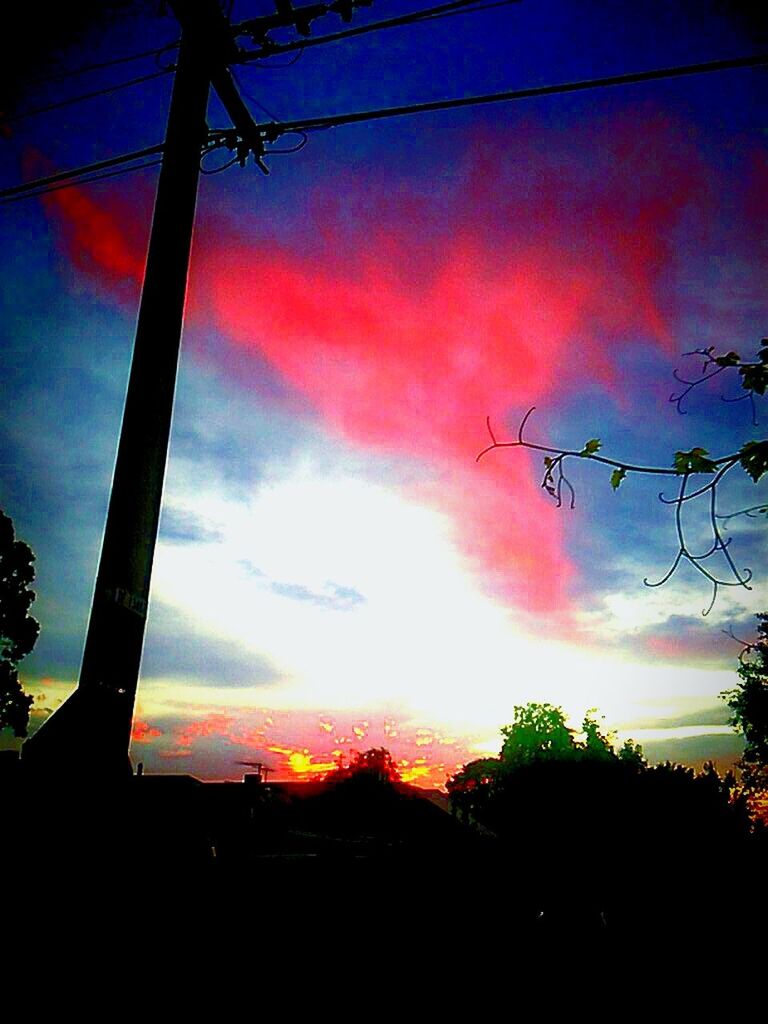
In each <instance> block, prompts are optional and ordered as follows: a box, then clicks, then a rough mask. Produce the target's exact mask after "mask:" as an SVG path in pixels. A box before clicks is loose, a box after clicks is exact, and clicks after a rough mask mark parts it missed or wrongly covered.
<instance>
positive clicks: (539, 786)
mask: <svg viewBox="0 0 768 1024" xmlns="http://www.w3.org/2000/svg"><path fill="white" fill-rule="evenodd" d="M502 732H503V734H504V742H503V746H502V750H501V752H500V755H499V757H497V758H485V759H479V760H477V761H473V762H470V763H469V764H467V765H465V766H464V767H463V768H462V769H461V771H459V772H457V773H456V775H454V776H453V778H452V779H451V780H450V781H449V782H448V786H447V788H448V792H449V794H450V796H451V804H452V807H453V809H454V812H455V813H456V814H457V815H458V816H459V817H460V818H462V819H464V820H465V821H467V822H469V823H472V824H475V825H479V826H482V828H483V829H485V830H490V832H492V833H493V834H494V835H495V836H496V837H497V838H498V840H499V841H500V844H501V845H500V848H501V849H502V850H503V851H504V863H505V864H506V865H507V867H508V870H509V871H510V873H511V874H513V875H514V877H515V878H516V879H518V880H519V882H520V884H519V885H518V886H517V887H516V891H518V890H519V891H518V896H519V898H520V899H529V898H530V899H534V901H536V902H538V904H539V905H540V906H541V907H542V908H543V909H544V910H545V912H546V913H545V916H549V917H551V916H552V915H555V914H557V913H559V912H560V911H562V910H563V908H564V907H566V906H567V905H569V900H571V901H572V900H573V899H574V898H575V899H576V900H577V902H579V903H580V907H581V910H582V911H587V910H588V909H589V908H592V910H595V911H596V910H605V909H606V908H610V907H613V908H614V910H616V912H617V913H618V912H619V910H617V908H620V910H621V913H625V914H626V913H630V911H629V909H628V908H630V907H631V906H632V905H637V900H638V899H639V900H640V901H641V902H642V903H643V904H644V903H645V901H646V900H654V899H656V900H658V899H659V898H660V895H661V894H664V899H666V900H668V901H672V900H676V899H677V900H679V899H681V898H682V897H683V896H685V898H686V900H687V903H686V910H685V912H684V913H685V914H689V913H690V912H691V906H692V905H693V904H692V901H694V902H695V901H696V900H698V901H700V894H701V891H702V889H701V886H702V885H704V884H705V880H706V876H707V873H708V872H710V871H711V869H712V865H713V864H716V863H718V862H721V863H724V862H727V861H728V859H729V858H734V857H736V858H738V857H739V856H741V854H742V853H744V851H745V850H746V847H745V846H744V844H745V843H747V842H748V840H749V837H750V822H749V817H748V814H747V809H746V802H745V801H744V800H743V799H741V798H739V796H738V792H737V787H736V780H735V778H734V776H733V775H732V774H728V775H726V776H725V777H723V778H721V777H720V776H719V775H718V773H717V772H716V770H715V768H714V765H712V764H711V763H710V764H708V765H706V766H705V768H704V771H703V772H701V773H699V774H698V775H697V774H696V773H695V772H694V770H693V769H692V768H688V767H685V766H683V765H676V764H671V763H667V764H663V765H656V766H650V765H648V763H647V762H646V760H645V759H644V757H643V753H642V750H641V748H640V747H639V746H638V745H637V744H636V743H634V742H633V741H631V740H628V741H626V742H625V743H624V745H623V746H622V747H620V748H619V749H615V748H614V745H613V742H612V738H611V736H610V735H607V734H606V733H605V730H604V729H603V728H602V727H601V724H600V721H599V719H598V718H597V715H596V712H595V711H589V712H587V714H586V716H585V719H584V722H583V724H582V730H581V735H579V733H577V732H576V731H575V730H571V729H569V728H568V726H567V724H566V720H565V715H564V713H563V711H562V709H561V708H557V707H554V706H553V705H550V704H528V705H525V706H522V707H517V708H515V720H514V722H513V723H512V725H509V726H506V727H505V728H504V729H503V730H502ZM633 901H634V903H633ZM675 913H677V914H682V913H683V911H682V910H677V911H675Z"/></svg>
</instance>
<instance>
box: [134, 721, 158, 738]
mask: <svg viewBox="0 0 768 1024" xmlns="http://www.w3.org/2000/svg"><path fill="white" fill-rule="evenodd" d="M162 735H163V731H162V729H155V728H154V726H151V725H150V724H149V723H148V722H143V721H142V720H141V719H139V718H134V720H133V728H132V729H131V742H132V743H149V741H150V740H152V739H154V738H156V737H157V736H162Z"/></svg>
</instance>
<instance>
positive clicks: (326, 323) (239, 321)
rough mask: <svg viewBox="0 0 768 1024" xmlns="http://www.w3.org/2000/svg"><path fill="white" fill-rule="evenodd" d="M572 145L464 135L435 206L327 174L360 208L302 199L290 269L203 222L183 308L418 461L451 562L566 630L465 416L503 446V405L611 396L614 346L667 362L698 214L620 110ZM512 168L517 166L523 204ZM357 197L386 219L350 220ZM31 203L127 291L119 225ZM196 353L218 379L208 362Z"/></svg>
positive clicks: (76, 207)
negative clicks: (676, 272) (674, 291)
mask: <svg viewBox="0 0 768 1024" xmlns="http://www.w3.org/2000/svg"><path fill="white" fill-rule="evenodd" d="M587 134H588V135H589V140H588V141H589V146H584V147H583V148H577V147H576V146H575V144H574V140H570V141H569V142H568V145H567V146H565V145H564V143H563V142H562V139H561V138H558V143H557V144H558V145H560V146H561V150H562V151H561V153H560V154H559V159H557V155H555V156H553V155H552V154H551V153H550V152H549V151H548V150H547V145H548V139H550V138H551V136H550V135H549V134H548V133H547V132H542V131H540V130H538V129H535V128H534V127H532V126H531V125H530V124H528V125H525V124H524V125H522V126H520V127H519V130H517V131H516V135H515V137H514V138H510V137H509V136H506V135H505V136H501V135H498V136H493V137H490V136H488V135H485V136H484V135H483V134H482V133H478V134H477V136H476V137H475V138H473V139H470V140H467V145H466V147H465V152H466V153H467V154H468V155H467V156H466V157H465V158H464V163H463V185H461V186H460V187H457V188H456V189H454V192H453V194H452V195H450V196H449V197H448V198H447V199H446V198H445V197H444V198H443V201H442V205H441V204H440V203H438V202H437V200H435V201H434V202H432V201H431V200H430V198H425V197H424V196H420V197H415V196H410V195H409V194H408V190H407V189H403V190H401V193H402V194H401V195H399V196H398V198H397V201H396V202H393V201H392V199H391V188H388V189H385V187H384V186H385V184H386V183H383V182H380V183H377V182H376V181H375V179H367V180H366V181H362V180H355V179H354V178H348V180H347V182H346V184H345V202H348V203H349V204H351V206H352V209H355V204H358V205H360V204H362V208H364V209H367V214H366V215H365V216H364V217H363V218H362V219H361V220H360V221H359V222H358V223H356V224H353V226H352V227H349V225H348V224H343V223H342V220H341V213H340V209H339V204H338V203H333V202H324V201H321V200H322V199H323V196H325V195H326V193H325V192H322V190H321V189H318V193H319V195H318V199H319V201H318V202H316V203H315V204H314V207H313V210H314V213H313V216H314V224H313V227H314V228H315V229H316V233H317V238H318V239H320V241H319V242H318V243H317V245H318V246H319V247H320V249H319V250H318V248H317V246H315V250H314V251H313V253H312V254H311V255H307V254H306V251H304V252H301V253H296V252H294V251H292V250H291V249H290V248H289V247H288V246H280V245H278V244H275V243H274V242H271V243H270V244H269V245H264V244H258V243H259V242H263V240H262V239H249V240H248V241H247V242H246V241H243V238H242V236H237V234H236V232H235V230H234V229H233V228H228V227H227V225H226V224H221V223H217V225H216V231H215V232H212V231H210V230H209V231H207V232H200V233H199V234H198V241H197V243H196V255H195V264H194V273H193V281H194V288H193V301H192V303H191V304H190V307H189V313H188V315H189V316H190V318H191V319H193V321H195V322H197V323H202V322H205V321H208V320H210V321H211V322H212V325H213V326H214V327H215V329H216V330H217V333H218V334H219V336H220V337H222V338H223V339H224V340H225V344H228V345H229V346H230V351H231V352H233V353H238V354H239V356H243V355H245V357H246V358H248V357H249V356H252V357H254V360H257V361H259V362H261V363H262V365H263V363H264V361H266V363H267V364H268V365H269V366H270V367H271V368H272V369H273V370H274V371H276V372H277V373H278V374H279V376H280V377H281V378H282V380H283V381H284V382H286V383H287V384H288V385H289V386H290V389H291V392H292V394H293V395H294V396H300V397H301V399H302V400H303V402H304V403H305V405H306V406H309V408H311V409H312V410H313V411H314V412H315V414H316V415H317V416H318V417H319V418H320V420H321V422H322V423H323V424H324V426H325V428H326V429H327V430H328V431H329V432H331V433H333V434H335V435H336V436H338V437H340V438H343V439H344V440H345V441H347V442H348V443H352V444H355V445H359V446H360V447H362V448H366V449H369V450H374V451H377V452H382V453H386V454H389V455H395V456H402V457H407V458H409V459H416V460H419V461H421V462H422V463H423V464H424V465H425V470H426V471H425V474H424V479H425V482H424V484H423V485H419V486H418V487H414V488H412V491H413V493H414V494H416V495H417V496H418V497H420V498H421V499H422V500H426V501H428V502H430V503H432V504H433V505H435V506H436V507H437V508H439V509H440V510H442V511H444V512H447V513H448V514H449V515H450V516H451V518H452V520H453V522H454V524H455V535H456V541H457V543H458V545H459V547H460V549H461V550H462V552H463V553H464V556H465V557H466V559H467V562H468V564H469V565H470V566H472V567H473V569H474V570H476V571H477V572H478V573H480V574H481V575H482V576H483V578H484V579H485V580H486V581H487V582H488V583H489V585H490V586H491V587H492V588H493V589H494V590H495V591H496V592H497V593H498V594H499V595H502V596H504V597H505V598H506V599H507V600H508V601H510V602H511V603H513V604H515V605H517V606H518V607H520V608H523V609H525V610H527V611H529V612H532V613H536V614H540V613H547V612H554V611H557V612H560V613H562V614H563V615H564V616H566V617H567V613H568V610H569V607H570V598H569V593H570V590H571V584H572V582H573V580H574V573H575V570H574V567H573V565H572V563H571V561H570V559H569V557H568V554H567V551H566V548H565V543H564V536H563V518H562V515H561V514H560V513H558V511H557V510H556V509H555V508H554V507H553V505H552V503H551V502H550V501H549V500H548V499H547V498H546V496H545V495H543V494H542V492H541V489H540V487H539V479H538V478H537V476H536V475H534V474H533V473H532V471H531V463H530V460H528V459H525V458H523V457H521V456H517V457H515V458H506V459H502V458H498V459H494V458H489V459H487V460H485V461H484V462H483V463H482V464H480V465H476V464H475V462H474V458H475V455H476V454H477V452H478V450H479V448H480V447H481V446H482V445H483V444H484V442H485V437H484V421H485V417H486V416H487V415H490V416H491V418H492V421H493V422H494V424H496V425H497V427H498V429H499V431H500V433H503V432H504V424H505V422H506V420H507V417H508V415H509V412H510V410H514V411H515V415H519V413H520V412H521V411H523V410H524V409H525V408H526V407H528V406H530V405H533V404H535V403H547V402H549V403H550V404H554V403H555V402H556V401H557V400H558V398H559V397H561V396H562V394H563V393H566V392H570V393H574V392H575V391H578V388H579V387H580V386H582V387H583V386H584V385H585V384H589V386H592V387H594V385H595V384H598V385H600V386H601V387H602V388H603V389H604V390H606V391H608V392H610V393H612V394H614V395H615V396H616V398H617V400H618V401H621V400H622V399H621V388H620V380H619V378H618V375H617V363H616V360H617V356H618V355H619V353H620V351H621V346H622V345H623V344H626V343H627V342H628V339H641V341H642V344H644V345H652V346H656V347H658V348H660V349H663V350H666V351H671V350H672V348H673V347H674V346H673V340H672V332H671V329H670V326H669V310H668V305H669V303H668V294H667V293H668V291H669V287H668V278H669V275H670V272H671V269H672V262H671V261H672V256H671V242H670V238H671V236H672V234H673V231H674V228H675V226H676V224H677V221H678V219H679V217H680V215H681V211H682V210H683V209H684V208H685V206H686V204H687V203H688V202H689V201H690V199H691V197H692V196H693V197H694V200H695V202H697V203H698V204H699V208H700V211H701V209H703V208H704V206H706V204H707V202H708V199H707V195H706V188H705V176H704V173H703V168H702V164H701V161H700V160H699V159H698V157H697V155H696V150H695V142H690V141H682V139H684V136H683V135H682V133H681V130H680V126H679V125H674V124H671V123H669V122H667V121H666V120H664V119H663V118H661V117H660V116H659V115H658V114H655V113H653V112H652V111H648V110H643V109H640V110H638V111H634V112H632V114H631V115H629V116H627V117H625V118H622V119H619V120H617V121H613V122H611V123H610V124H604V125H602V126H598V127H592V128H589V127H585V129H584V133H583V137H582V139H581V141H582V142H584V141H585V136H586V135H587ZM594 154H597V156H594ZM524 160H529V161H531V162H532V163H533V162H535V166H536V170H535V173H533V172H531V175H530V176H529V177H528V178H525V176H524V175H523V179H524V180H523V185H524V186H525V187H522V186H521V179H520V176H519V173H518V168H519V166H520V162H521V161H524ZM516 175H517V177H516ZM377 187H378V190H377ZM371 193H372V194H373V195H377V194H378V195H381V196H382V197H383V196H386V197H387V201H386V206H385V204H384V200H383V199H381V200H380V201H377V200H376V199H374V200H373V201H372V202H371V203H368V205H367V206H366V202H367V198H366V197H367V196H368V195H369V194H371ZM47 203H48V205H49V208H50V209H51V210H52V211H55V212H56V215H57V216H59V217H61V218H62V219H63V221H64V223H65V225H66V228H65V232H64V234H65V238H66V245H67V250H68V252H69V253H70V256H71V258H72V260H73V262H74V263H75V264H76V265H77V266H78V267H82V268H86V269H90V270H93V269H98V270H99V271H100V272H101V273H102V275H104V276H105V278H106V280H107V282H108V283H109V282H110V281H111V282H118V281H123V282H125V281H128V282H134V283H135V282H136V281H137V280H138V279H139V278H140V276H141V271H142V267H143V258H141V257H140V256H139V255H138V250H137V249H136V248H135V246H134V245H133V244H132V243H131V242H130V237H131V236H130V233H126V231H125V223H126V221H125V217H124V214H123V212H122V211H120V210H112V209H110V208H105V207H103V206H101V205H97V204H95V203H94V202H93V201H92V200H90V199H88V198H86V197H85V196H83V195H81V194H80V193H79V191H78V190H76V189H73V190H69V191H65V192H57V193H53V194H52V195H51V196H50V197H49V198H48V199H47ZM384 206H385V208H382V207H384ZM377 213H380V214H381V219H380V220H379V219H374V220H373V221H372V220H371V218H372V217H376V216H377ZM366 218H367V219H366ZM201 356H203V354H202V353H198V357H201ZM208 356H209V354H206V355H205V356H204V357H206V358H207V357H208ZM215 358H217V359H219V360H220V361H221V362H222V365H224V366H225V367H226V366H227V364H228V363H227V355H226V352H220V353H219V354H217V355H216V356H215ZM237 362H238V360H234V361H233V366H234V365H235V364H236V363H237ZM232 372H236V371H235V370H234V369H233V371H232Z"/></svg>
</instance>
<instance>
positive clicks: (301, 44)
mask: <svg viewBox="0 0 768 1024" xmlns="http://www.w3.org/2000/svg"><path fill="white" fill-rule="evenodd" d="M516 3H520V0H495V2H493V3H489V4H483V5H482V6H481V5H479V2H478V0H454V2H452V3H447V4H440V5H439V6H438V7H429V8H426V9H425V10H421V11H413V12H411V14H403V15H401V16H400V17H398V18H387V19H386V20H384V21H375V22H372V23H371V24H370V25H358V26H357V27H356V28H348V29H343V30H342V31H341V32H333V33H331V34H330V35H325V36H317V37H316V38H311V39H302V40H300V41H298V42H295V43H272V42H268V43H266V44H265V45H264V46H263V48H262V52H260V53H256V52H254V53H247V52H245V53H243V56H242V58H241V61H240V62H241V63H245V62H248V61H252V60H262V59H264V58H265V57H271V56H273V55H275V54H280V53H290V52H291V51H292V50H305V49H306V48H307V47H309V46H322V45H323V44H324V43H334V42H337V41H338V40H339V39H349V38H351V37H352V36H359V35H364V34H365V33H366V32H377V31H379V30H380V29H385V28H397V27H398V26H401V25H411V24H414V23H416V22H419V21H437V20H438V19H440V18H443V17H448V16H449V15H452V14H472V13H474V12H475V11H485V10H490V9H491V8H495V7H509V6H511V5H512V4H516ZM246 24H247V23H246ZM238 29H240V30H242V29H243V26H238V25H235V26H233V31H234V32H235V33H237V32H238ZM241 34H242V31H241Z"/></svg>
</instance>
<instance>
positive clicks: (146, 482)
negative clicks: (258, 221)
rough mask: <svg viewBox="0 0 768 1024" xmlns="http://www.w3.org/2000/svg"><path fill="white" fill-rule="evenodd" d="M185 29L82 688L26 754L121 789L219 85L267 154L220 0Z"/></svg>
mask: <svg viewBox="0 0 768 1024" xmlns="http://www.w3.org/2000/svg"><path fill="white" fill-rule="evenodd" d="M369 2H370V0H334V2H333V3H331V4H312V5H310V6H308V7H300V8H294V7H293V6H292V4H291V2H290V0H275V6H276V9H277V13H276V14H275V15H267V16H265V17H263V18H260V19H254V21H253V22H250V23H249V28H250V30H251V34H253V35H257V36H258V37H259V38H260V39H267V38H268V32H269V31H270V30H271V29H275V28H283V27H290V26H292V27H294V28H296V29H297V30H298V31H299V32H301V33H302V34H304V35H306V34H308V33H309V31H310V24H311V22H312V21H314V20H315V19H316V18H319V17H323V16H324V15H326V14H329V13H337V14H340V15H341V16H342V17H343V18H344V19H345V20H348V17H350V16H351V11H352V8H353V7H358V6H367V5H368V4H369ZM170 6H171V8H172V10H173V13H174V15H175V16H176V18H177V20H178V21H179V24H180V25H181V44H180V49H179V59H178V63H177V67H176V78H175V81H174V84H173V93H172V96H171V105H170V111H169V114H168V126H167V129H166V138H165V143H164V146H163V164H162V169H161V171H160V179H159V182H158V186H157V195H156V199H155V210H154V215H153V219H152V232H151V235H150V241H149V251H148V254H147V265H146V270H145V273H144V285H143V288H142V293H141V304H140V306H139V316H138V322H137V326H136V340H135V343H134V349H133V360H132V363H131V373H130V378H129V382H128V393H127V397H126V401H125V409H124V411H123V423H122V428H121V431H120V442H119V446H118V452H117V461H116V463H115V473H114V477H113V480H112V492H111V495H110V500H109V509H108V512H107V522H106V526H105V529H104V539H103V542H102V549H101V557H100V560H99V568H98V573H97V576H96V586H95V589H94V595H93V602H92V604H91V615H90V619H89V622H88V632H87V635H86V641H85V650H84V653H83V662H82V667H81V670H80V679H79V682H78V686H77V689H76V690H75V691H74V693H73V694H72V695H71V696H70V697H69V698H68V699H67V700H66V701H65V702H64V704H63V705H62V706H61V707H60V708H59V709H58V710H57V711H56V712H55V713H54V714H53V715H51V717H50V718H49V719H47V720H46V721H45V722H44V723H43V725H42V726H41V727H40V729H39V730H38V731H37V732H36V733H35V734H34V735H33V736H31V737H30V738H29V739H28V740H27V741H26V742H25V743H24V746H23V747H22V763H23V765H24V766H25V768H26V769H28V770H29V771H30V772H31V773H33V774H35V775H43V776H48V777H50V778H55V777H56V776H58V775H60V774H61V773H62V772H63V771H65V772H66V774H67V775H68V776H70V777H71V775H72V774H73V773H76V774H79V775H81V776H83V777H84V778H85V777H89V776H90V777H91V778H94V777H96V778H97V779H98V780H102V781H105V782H110V781H112V780H118V779H120V778H126V777H128V776H129V775H130V774H131V764H130V758H129V755H128V750H129V746H130V738H131V726H132V723H133V709H134V705H135V702H136V690H137V686H138V678H139V668H140V665H141V655H142V648H143V645H144V632H145V627H146V621H147V608H148V604H149V588H150V581H151V576H152V562H153V558H154V552H155V543H156V541H157V531H158V525H159V521H160V506H161V502H162V495H163V481H164V478H165V467H166V462H167V459H168V443H169V439H170V431H171V418H172V414H173V399H174V393H175V389H176V371H177V366H178V359H179V347H180V343H181V329H182V322H183V316H184V300H185V297H186V288H187V274H188V269H189V254H190V249H191V245H192V230H193V227H194V220H195V205H196V201H197V186H198V180H199V176H200V159H201V155H202V152H203V147H204V145H205V144H206V141H207V140H208V137H209V132H208V128H207V125H206V120H205V118H206V110H207V106H208V96H209V92H210V86H211V85H213V87H214V89H215V90H216V92H217V94H218V96H219V99H220V100H221V102H222V104H223V106H224V108H225V110H226V111H227V113H228V115H229V117H230V118H231V120H232V124H233V125H234V129H232V130H231V131H225V132H224V133H221V132H219V133H212V134H217V135H219V136H221V135H222V134H223V135H225V136H231V137H232V140H233V141H232V142H231V147H232V148H235V149H236V150H237V153H238V156H239V158H240V162H241V164H245V161H246V158H247V156H248V155H249V154H250V153H252V154H253V156H254V159H255V162H256V163H257V165H258V166H259V167H260V168H261V170H262V171H265V172H266V171H267V168H266V167H265V166H264V164H263V162H262V160H261V157H262V155H263V153H264V141H265V139H266V138H268V137H269V133H268V132H266V131H265V129H264V127H259V126H258V125H257V124H256V123H255V122H254V121H253V118H252V117H251V115H250V113H249V111H248V108H247V107H246V106H245V104H244V103H243V100H242V98H241V97H240V94H239V93H238V91H237V88H236V86H235V83H234V81H233V78H232V75H231V74H230V72H229V69H228V67H227V65H228V64H230V63H233V62H235V61H237V60H239V59H240V58H241V57H242V56H243V55H242V53H241V51H240V50H239V48H238V47H237V45H236V44H235V42H234V35H233V31H232V29H231V28H230V25H229V23H228V21H227V19H226V18H225V17H224V15H223V14H222V12H221V10H220V8H219V5H218V3H217V0H170Z"/></svg>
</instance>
